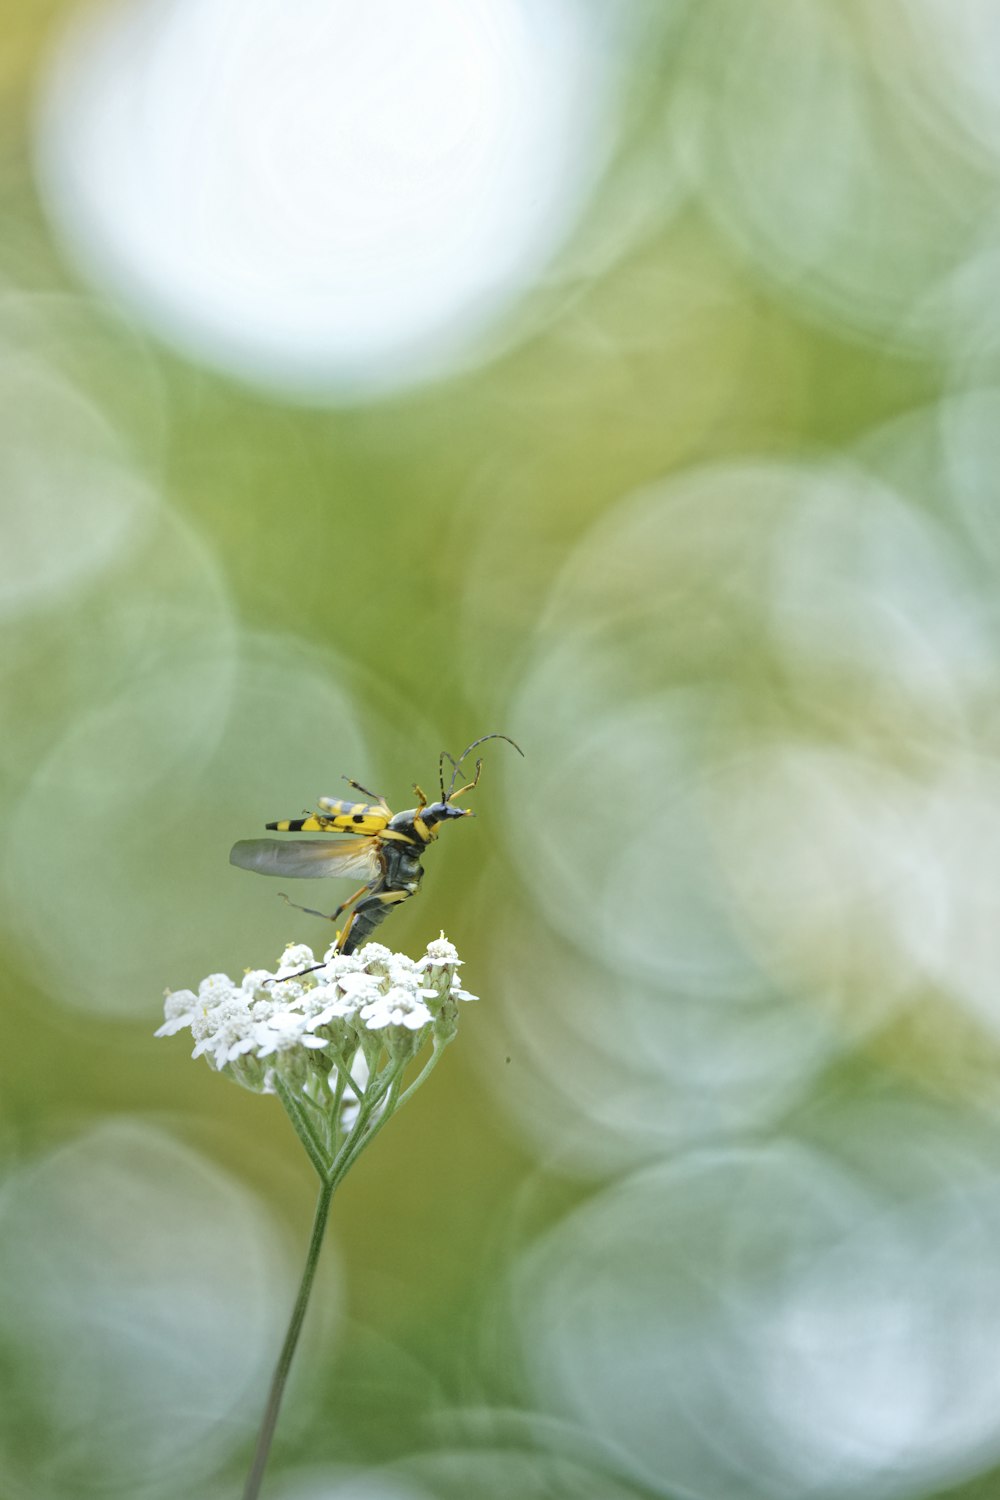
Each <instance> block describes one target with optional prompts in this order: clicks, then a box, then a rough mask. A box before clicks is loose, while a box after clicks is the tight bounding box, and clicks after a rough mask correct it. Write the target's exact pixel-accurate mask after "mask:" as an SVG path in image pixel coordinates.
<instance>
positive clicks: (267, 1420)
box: [243, 1182, 335, 1500]
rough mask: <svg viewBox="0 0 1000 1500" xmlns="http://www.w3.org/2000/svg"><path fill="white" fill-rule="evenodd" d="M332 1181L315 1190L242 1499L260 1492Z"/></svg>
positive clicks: (251, 1499)
mask: <svg viewBox="0 0 1000 1500" xmlns="http://www.w3.org/2000/svg"><path fill="white" fill-rule="evenodd" d="M334 1187H335V1184H334V1183H333V1182H324V1183H323V1184H322V1186H321V1187H320V1190H319V1199H318V1201H317V1203H316V1214H315V1217H314V1218H313V1227H312V1235H311V1237H310V1240H309V1251H308V1254H307V1255H306V1264H305V1270H304V1271H303V1272H302V1281H301V1282H300V1284H299V1293H298V1296H297V1297H296V1299H295V1306H294V1307H293V1308H292V1316H291V1321H290V1322H289V1324H288V1332H287V1333H286V1334H285V1342H284V1344H283V1345H282V1347H281V1353H280V1355H279V1356H278V1363H277V1365H276V1366H275V1369H274V1375H273V1377H272V1380H271V1389H270V1392H269V1393H268V1398H267V1406H266V1407H265V1408H264V1416H263V1419H262V1421H261V1424H260V1431H259V1433H258V1434H257V1447H256V1448H255V1450H254V1456H253V1463H252V1464H251V1466H250V1473H249V1474H248V1475H247V1482H246V1485H245V1486H244V1489H243V1500H257V1496H258V1495H259V1494H260V1486H261V1481H262V1480H263V1478H264V1470H265V1468H266V1467H267V1460H268V1457H269V1455H270V1452H271V1441H272V1439H273V1437H274V1429H275V1426H276V1425H277V1421H278V1412H279V1410H280V1409H281V1398H282V1396H283V1395H284V1394H285V1383H286V1381H287V1379H288V1372H289V1370H290V1369H291V1365H292V1358H293V1356H294V1354H295V1348H296V1345H297V1344H298V1342H299V1334H300V1333H301V1331H302V1320H303V1318H304V1317H305V1315H306V1307H307V1305H308V1302H309V1294H310V1292H311V1291H312V1285H313V1281H314V1279H315V1276H316V1266H317V1264H318V1262H319V1252H320V1249H321V1248H322V1245H323V1235H324V1233H325V1231H326V1221H327V1218H328V1217H329V1213H330V1202H331V1200H332V1198H333V1190H334Z"/></svg>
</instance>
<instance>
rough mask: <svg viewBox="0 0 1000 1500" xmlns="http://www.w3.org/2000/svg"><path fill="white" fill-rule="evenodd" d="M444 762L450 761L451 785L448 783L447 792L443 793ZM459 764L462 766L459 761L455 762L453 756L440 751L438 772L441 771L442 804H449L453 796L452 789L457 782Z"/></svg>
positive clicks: (445, 751)
mask: <svg viewBox="0 0 1000 1500" xmlns="http://www.w3.org/2000/svg"><path fill="white" fill-rule="evenodd" d="M446 760H450V761H451V764H452V772H451V783H450V785H449V787H448V790H447V791H445V789H444V763H445V761H446ZM461 764H462V762H461V761H460V760H456V759H455V757H454V756H453V755H450V754H449V753H448V751H447V750H442V751H441V764H440V770H441V801H442V802H450V801H451V799H452V794H453V792H454V789H455V782H456V781H457V780H458V772H459V768H460V766H461Z"/></svg>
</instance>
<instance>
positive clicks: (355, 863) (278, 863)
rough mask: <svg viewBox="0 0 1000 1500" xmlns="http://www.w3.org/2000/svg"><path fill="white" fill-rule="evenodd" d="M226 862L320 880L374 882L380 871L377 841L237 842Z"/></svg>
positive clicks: (350, 839)
mask: <svg viewBox="0 0 1000 1500" xmlns="http://www.w3.org/2000/svg"><path fill="white" fill-rule="evenodd" d="M229 863H230V864H231V865H239V866H240V868H241V869H243V870H256V872H257V874H258V875H291V876H295V877H297V878H299V879H302V880H320V879H325V878H326V877H327V876H328V875H360V876H361V877H362V878H363V879H365V880H374V879H375V878H376V877H377V876H378V874H379V872H380V871H381V868H382V865H381V861H380V859H379V852H378V841H377V839H353V838H341V839H241V840H240V842H239V843H238V844H234V845H233V847H232V849H231V850H230V851H229Z"/></svg>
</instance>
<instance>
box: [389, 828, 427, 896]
mask: <svg viewBox="0 0 1000 1500" xmlns="http://www.w3.org/2000/svg"><path fill="white" fill-rule="evenodd" d="M400 831H401V830H400ZM422 847H423V846H422V845H421V846H420V847H418V846H417V844H416V843H406V842H404V841H403V840H402V839H391V840H387V841H386V842H385V843H384V844H383V845H382V851H381V853H382V868H383V877H382V881H383V885H384V887H385V889H386V890H390V891H400V890H409V891H411V892H412V891H415V890H416V889H417V887H418V886H419V884H420V882H421V880H422V879H423V877H424V867H423V865H422V864H421V863H420V848H422Z"/></svg>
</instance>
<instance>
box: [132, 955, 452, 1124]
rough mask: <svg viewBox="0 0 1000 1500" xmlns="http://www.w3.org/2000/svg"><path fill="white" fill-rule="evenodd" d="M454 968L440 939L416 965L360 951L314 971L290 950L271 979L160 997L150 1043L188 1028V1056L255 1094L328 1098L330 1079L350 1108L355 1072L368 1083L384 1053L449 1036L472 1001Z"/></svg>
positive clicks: (403, 1053) (401, 1052) (251, 976)
mask: <svg viewBox="0 0 1000 1500" xmlns="http://www.w3.org/2000/svg"><path fill="white" fill-rule="evenodd" d="M460 964H461V960H460V959H459V957H458V954H457V952H456V950H455V949H454V947H453V946H452V944H451V943H449V942H448V940H447V939H446V938H445V937H444V935H443V934H442V936H441V937H440V938H439V939H437V940H436V941H435V942H432V943H430V944H429V945H428V948H427V952H426V953H425V954H424V956H423V957H422V958H420V959H417V960H414V959H411V958H409V957H407V955H406V954H404V953H393V952H392V951H391V950H390V949H389V948H386V947H383V945H382V944H381V943H369V944H368V945H367V946H366V947H364V948H362V949H361V950H360V951H359V952H357V953H352V954H349V955H345V954H343V953H338V952H336V951H335V950H334V949H330V950H328V952H327V954H326V956H325V957H324V959H323V960H322V962H321V963H319V965H318V966H317V960H316V958H315V957H314V955H313V952H312V950H311V949H310V948H309V947H307V946H306V944H304V943H297V944H294V945H290V946H289V947H288V948H286V949H285V952H284V953H283V954H282V956H281V958H280V959H279V961H278V965H277V968H276V969H275V971H274V972H273V973H272V972H270V971H269V970H267V969H251V970H248V971H247V973H246V974H245V975H244V976H243V978H242V979H241V980H240V981H239V982H236V981H234V980H232V979H230V978H229V976H228V975H227V974H211V975H209V977H208V978H207V979H203V980H202V982H201V984H200V985H199V986H198V993H197V994H195V993H194V992H193V991H191V990H174V991H170V992H168V994H167V996H166V999H165V1001H164V1013H165V1016H166V1019H165V1021H164V1023H163V1025H162V1026H161V1027H160V1028H159V1030H158V1031H157V1033H156V1035H157V1036H173V1035H174V1034H175V1033H176V1032H178V1031H181V1030H183V1029H184V1028H185V1027H187V1028H189V1029H190V1032H191V1035H192V1037H193V1039H194V1043H195V1047H194V1051H193V1053H192V1056H194V1057H204V1058H205V1059H206V1061H207V1062H208V1063H209V1065H210V1066H211V1067H213V1068H215V1069H217V1070H218V1071H219V1072H224V1073H228V1074H229V1076H230V1077H231V1078H234V1079H235V1080H236V1081H237V1082H238V1083H241V1084H243V1085H244V1086H245V1087H247V1088H251V1089H254V1090H255V1091H257V1092H259V1093H273V1092H274V1091H275V1076H276V1075H277V1074H280V1075H281V1076H282V1077H283V1078H284V1080H285V1081H286V1082H287V1083H288V1084H289V1085H290V1086H292V1087H293V1088H295V1089H296V1090H297V1091H301V1092H304V1093H307V1094H309V1095H311V1096H312V1097H313V1098H314V1099H319V1098H321V1097H325V1098H329V1091H330V1089H331V1088H332V1087H334V1086H335V1080H336V1076H337V1075H338V1074H339V1075H340V1076H341V1077H342V1079H343V1080H344V1081H343V1083H342V1085H341V1088H342V1090H343V1095H344V1101H345V1104H349V1103H350V1102H351V1100H352V1099H354V1098H355V1096H356V1089H354V1088H352V1080H353V1081H354V1082H355V1083H356V1082H358V1081H359V1079H360V1076H361V1074H360V1073H359V1071H358V1069H359V1067H361V1066H363V1068H364V1070H365V1076H367V1070H368V1069H369V1068H371V1067H372V1066H373V1064H374V1062H375V1061H376V1060H377V1058H378V1057H379V1056H380V1055H381V1054H382V1053H383V1052H384V1053H385V1054H387V1055H388V1056H389V1057H390V1058H392V1057H396V1058H400V1059H402V1058H405V1057H412V1056H414V1055H415V1054H416V1053H417V1052H418V1051H419V1050H420V1048H421V1046H422V1045H423V1044H424V1042H425V1041H427V1040H429V1039H430V1038H431V1037H437V1038H439V1039H440V1040H442V1041H448V1040H450V1038H451V1037H452V1036H453V1035H454V1032H455V1029H456V1024H457V1013H458V1004H457V1002H459V1001H462V1000H474V999H475V996H474V995H470V994H469V993H468V992H467V991H466V990H463V989H462V988H461V986H460V985H459V983H458V980H457V977H456V976H457V971H458V968H459V966H460ZM306 970H309V971H311V972H304V971H306ZM359 1057H360V1059H361V1060H362V1061H361V1062H360V1063H359V1061H358V1059H359ZM365 1060H366V1061H365Z"/></svg>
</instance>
